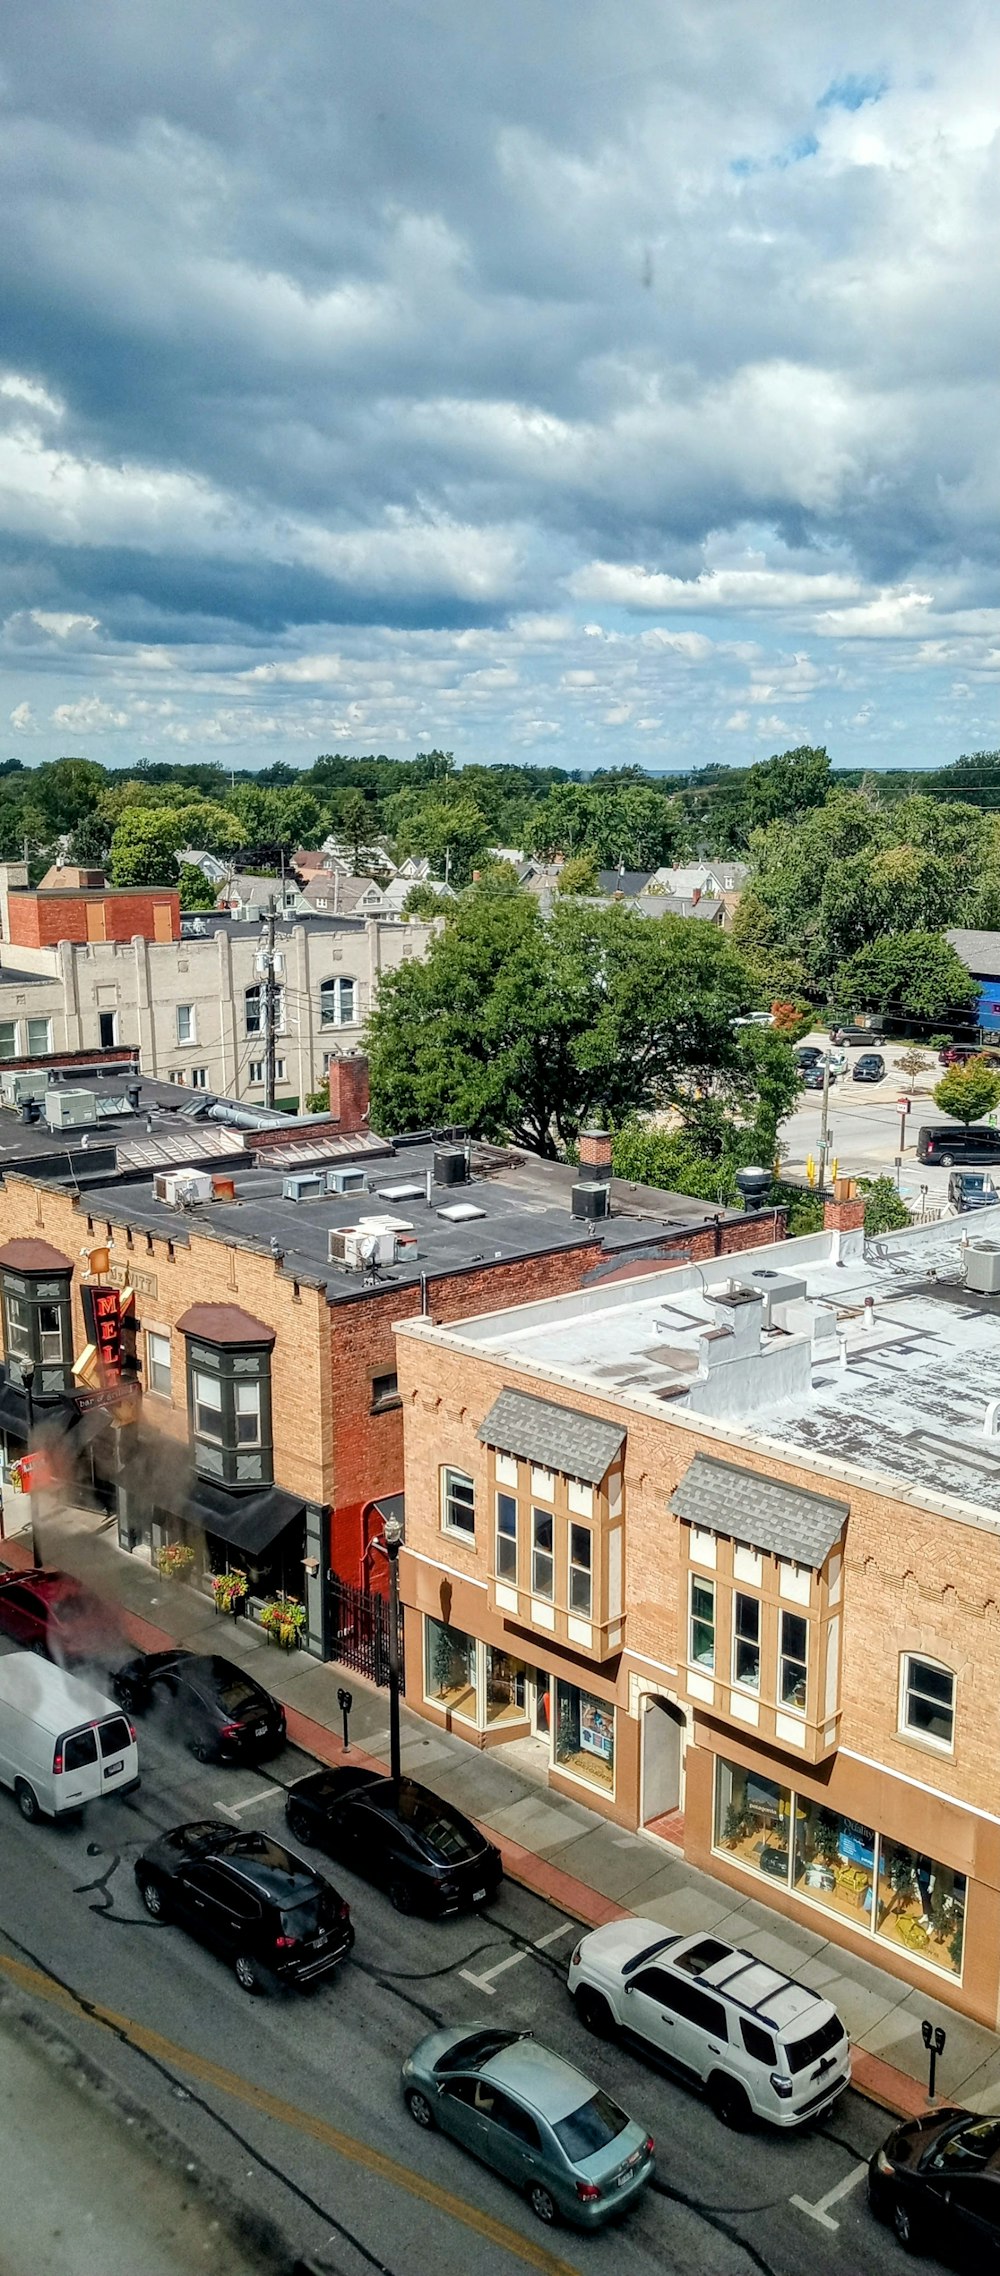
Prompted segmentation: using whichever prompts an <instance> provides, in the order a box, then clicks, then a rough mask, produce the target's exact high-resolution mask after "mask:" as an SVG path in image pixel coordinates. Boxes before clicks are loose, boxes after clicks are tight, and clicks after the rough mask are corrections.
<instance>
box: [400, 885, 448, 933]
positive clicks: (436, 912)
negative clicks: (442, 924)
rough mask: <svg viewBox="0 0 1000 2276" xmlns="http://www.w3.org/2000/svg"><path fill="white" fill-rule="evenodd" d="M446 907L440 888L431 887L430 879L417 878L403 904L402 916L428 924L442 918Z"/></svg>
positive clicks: (437, 886) (436, 886) (446, 902)
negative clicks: (435, 918)
mask: <svg viewBox="0 0 1000 2276" xmlns="http://www.w3.org/2000/svg"><path fill="white" fill-rule="evenodd" d="M448 906H449V904H448V901H447V899H446V897H445V895H444V894H443V893H442V891H441V888H440V886H439V885H433V884H432V883H431V881H430V878H426V877H424V878H419V879H418V880H417V883H416V885H411V887H410V890H409V892H408V894H407V896H406V899H405V901H404V903H403V915H404V917H418V918H419V919H420V921H421V922H422V923H424V924H430V922H431V920H432V919H433V918H434V917H443V916H444V914H445V911H446V909H447V908H448Z"/></svg>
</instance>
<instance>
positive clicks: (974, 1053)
mask: <svg viewBox="0 0 1000 2276" xmlns="http://www.w3.org/2000/svg"><path fill="white" fill-rule="evenodd" d="M970 1059H979V1060H981V1061H982V1064H983V1066H984V1067H1000V1051H991V1050H990V1049H989V1047H988V1046H984V1045H983V1044H981V1043H946V1044H945V1046H944V1048H943V1050H941V1051H939V1052H938V1064H939V1066H942V1067H967V1066H968V1064H969V1060H970Z"/></svg>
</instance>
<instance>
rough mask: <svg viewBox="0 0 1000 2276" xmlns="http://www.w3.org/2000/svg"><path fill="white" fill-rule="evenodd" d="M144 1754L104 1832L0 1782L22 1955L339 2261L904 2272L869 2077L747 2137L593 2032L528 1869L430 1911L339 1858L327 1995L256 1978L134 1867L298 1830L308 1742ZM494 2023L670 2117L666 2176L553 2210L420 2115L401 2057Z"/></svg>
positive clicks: (238, 2172) (225, 2159)
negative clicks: (526, 1887)
mask: <svg viewBox="0 0 1000 2276" xmlns="http://www.w3.org/2000/svg"><path fill="white" fill-rule="evenodd" d="M140 1758H141V1763H142V1769H143V1783H142V1786H141V1788H140V1789H139V1790H138V1792H136V1793H135V1794H133V1795H131V1796H128V1797H122V1798H121V1799H120V1800H119V1799H109V1800H107V1801H104V1802H101V1803H98V1804H95V1805H92V1806H91V1808H90V1811H89V1813H88V1816H87V1818H86V1820H85V1822H84V1824H83V1825H82V1826H76V1827H73V1826H70V1825H64V1826H61V1827H55V1826H51V1825H48V1824H40V1825H37V1826H28V1825H25V1824H24V1823H23V1822H22V1821H21V1819H20V1817H19V1816H18V1814H17V1812H16V1809H15V1805H14V1802H13V1799H12V1797H11V1796H10V1795H9V1794H7V1793H0V1974H3V1976H4V1977H5V1979H6V1980H7V1981H8V1982H11V1983H13V1984H14V1985H15V1986H16V1987H18V1988H19V1989H20V1990H21V1991H26V1992H28V1993H29V1994H31V1995H32V1996H33V1997H38V1998H40V1999H41V2000H42V2001H43V2002H45V2003H48V2005H49V2006H50V2007H52V2008H54V2009H55V2011H56V2012H57V2015H58V2022H59V2028H60V2029H61V2030H62V2031H64V2032H65V2033H67V2034H68V2035H69V2036H70V2037H71V2038H72V2039H73V2040H74V2042H75V2043H76V2044H77V2045H79V2046H80V2047H81V2048H82V2049H83V2050H84V2051H85V2052H86V2053H87V2054H88V2055H89V2056H90V2057H91V2058H92V2059H94V2060H97V2061H99V2062H100V2063H101V2064H102V2065H103V2066H104V2067H105V2068H106V2069H107V2070H108V2071H109V2072H110V2074H111V2075H112V2077H113V2078H114V2079H116V2080H117V2081H118V2082H119V2083H120V2084H121V2086H122V2087H123V2088H125V2089H126V2090H127V2091H128V2093H129V2094H130V2095H131V2096H132V2097H133V2098H134V2100H136V2101H137V2102H139V2103H140V2104H141V2106H142V2107H143V2108H144V2109H147V2110H148V2111H149V2112H150V2114H151V2116H153V2117H154V2118H156V2119H158V2120H159V2121H160V2123H161V2124H165V2125H167V2126H168V2127H169V2128H170V2129H171V2131H172V2132H173V2133H174V2134H175V2135H177V2136H179V2137H180V2139H181V2141H182V2142H183V2144H184V2145H185V2148H186V2150H187V2152H188V2154H190V2155H194V2156H197V2157H198V2158H199V2159H201V2160H202V2161H203V2162H204V2163H205V2164H206V2165H207V2166H208V2167H209V2168H210V2169H211V2170H212V2171H214V2172H216V2173H218V2174H220V2175H221V2176H222V2178H223V2179H224V2180H225V2181H226V2182H228V2184H229V2186H230V2188H231V2189H234V2190H235V2191H236V2192H237V2194H238V2196H239V2197H240V2199H241V2201H242V2202H244V2203H245V2204H246V2205H248V2206H250V2207H252V2208H254V2209H255V2210H257V2211H259V2212H262V2213H266V2214H267V2215H269V2216H270V2217H271V2218H272V2219H273V2220H275V2221H277V2222H278V2223H279V2225H280V2226H281V2228H282V2229H283V2230H284V2232H285V2233H286V2234H287V2235H288V2237H289V2238H290V2240H291V2241H292V2243H293V2246H294V2248H295V2250H297V2251H298V2252H300V2253H302V2254H305V2255H308V2256H309V2258H310V2260H311V2262H312V2263H313V2264H314V2265H315V2267H316V2268H317V2269H320V2270H329V2271H336V2272H337V2276H371V2272H372V2271H374V2272H376V2276H510V2272H511V2271H512V2270H513V2269H514V2268H516V2267H518V2266H522V2267H528V2268H534V2269H537V2270H540V2271H542V2272H543V2276H570V2272H572V2271H584V2270H590V2271H593V2276H664V2272H665V2271H683V2272H684V2276H687V2272H688V2271H691V2272H693V2276H695V2272H696V2276H752V2272H754V2271H758V2272H761V2276H803V2271H804V2270H806V2269H808V2270H809V2271H810V2276H883V2272H884V2276H901V2271H902V2268H903V2266H904V2256H903V2254H902V2253H901V2250H900V2248H899V2247H898V2245H897V2244H896V2242H895V2240H894V2238H893V2237H892V2236H891V2235H890V2234H889V2233H888V2232H886V2231H885V2230H884V2229H882V2228H881V2227H879V2226H878V2225H877V2224H876V2223H875V2222H874V2221H873V2220H872V2218H871V2216H870V2215H869V2213H868V2210H867V2206H866V2204H865V2194H864V2166H865V2162H866V2160H867V2158H868V2157H869V2155H870V2153H871V2151H872V2149H873V2148H874V2146H875V2145H876V2143H877V2142H878V2141H879V2140H880V2138H881V2137H882V2136H883V2135H884V2133H885V2132H886V2131H887V2125H888V2121H887V2120H886V2118H885V2116H884V2114H883V2113H881V2112H880V2111H878V2110H876V2109H874V2108H872V2107H871V2105H869V2104H867V2103H865V2102H863V2101H861V2100H860V2098H858V2097H856V2096H854V2095H851V2094H849V2095H847V2096H846V2097H845V2098H844V2099H843V2100H842V2101H841V2103H840V2104H839V2105H838V2107H837V2109H836V2111H835V2112H834V2114H833V2116H832V2117H831V2118H830V2119H828V2120H827V2121H826V2123H825V2124H823V2125H821V2126H819V2127H818V2128H815V2129H813V2130H809V2131H807V2132H805V2133H804V2134H801V2135H796V2136H792V2137H787V2136H780V2135H776V2134H772V2133H766V2132H756V2133H752V2134H747V2135H736V2134H732V2133H729V2132H727V2131H726V2130H725V2129H724V2128H723V2127H721V2126H720V2124H719V2123H718V2122H717V2120H716V2119H715V2118H714V2117H713V2115H712V2113H711V2112H710V2110H709V2109H708V2108H707V2106H706V2105H705V2104H704V2103H703V2102H702V2101H700V2100H699V2098H698V2097H697V2096H696V2095H694V2094H692V2093H690V2092H689V2091H687V2090H686V2089H685V2088H684V2087H682V2086H680V2085H678V2084H675V2083H674V2082H673V2081H671V2080H669V2079H667V2078H665V2077H664V2076H662V2075H661V2074H659V2073H658V2072H656V2071H655V2070H653V2069H650V2068H647V2067H646V2065H645V2064H644V2063H643V2062H642V2061H641V2060H639V2059H638V2058H635V2057H633V2056H632V2054H631V2053H630V2052H628V2051H627V2050H625V2049H622V2048H621V2047H618V2046H615V2045H613V2044H606V2043H604V2042H599V2041H595V2040H594V2039H591V2038H589V2037H588V2036H587V2034H586V2033H585V2032H584V2031H583V2029H582V2028H581V2026H580V2025H579V2024H578V2023H577V2020H576V2016H575V2013H574V2011H573V2009H572V2007H571V2004H570V2002H569V1999H568V1997H567V1994H566V1989H565V1968H566V1962H567V1960H568V1958H569V1954H570V1952H571V1950H572V1948H573V1943H574V1940H575V1937H576V1936H577V1935H578V1934H579V1930H578V1928H577V1926H576V1924H575V1923H573V1922H571V1921H569V1920H568V1919H567V1918H566V1917H565V1916H564V1915H561V1914H560V1913H558V1912H556V1911H553V1910H552V1908H551V1907H549V1906H547V1905H546V1904H544V1903H543V1902H542V1901H541V1900H540V1899H538V1898H536V1897H534V1896H532V1895H530V1894H528V1893H527V1892H526V1891H523V1890H521V1889H518V1888H517V1887H516V1886H514V1885H513V1884H509V1883H508V1884H505V1886H504V1888H503V1890H502V1891H501V1894H500V1897H499V1899H498V1902H497V1904H496V1906H495V1907H494V1908H493V1909H492V1910H491V1912H490V1913H489V1914H488V1915H487V1916H486V1917H485V1918H477V1919H469V1918H462V1919H459V1920H453V1921H448V1922H442V1923H427V1922H420V1921H418V1920H414V1919H412V1918H402V1917H400V1916H399V1915H397V1914H396V1913H395V1912H394V1911H393V1910H392V1907H391V1906H390V1905H389V1903H388V1900H387V1899H385V1898H383V1897H382V1896H380V1895H379V1894H378V1893H377V1892H375V1891H374V1890H372V1889H370V1888H369V1887H368V1886H367V1885H366V1884H364V1883H358V1882H356V1881H353V1880H352V1878H351V1876H350V1875H348V1874H347V1873H341V1872H339V1871H336V1872H334V1871H333V1869H332V1868H331V1869H330V1870H331V1874H332V1877H333V1878H335V1879H336V1881H337V1883H338V1885H339V1886H340V1887H341V1889H342V1891H343V1894H344V1895H345V1896H346V1897H347V1898H348V1900H349V1902H350V1904H351V1908H352V1913H353V1917H354V1921H355V1925H356V1929H357V1944H356V1947H355V1950H354V1953H353V1954H352V1955H351V1957H350V1958H349V1959H348V1961H347V1962H346V1963H345V1965H344V1967H343V1968H342V1969H341V1970H340V1971H339V1973H338V1974H337V1975H336V1976H335V1977H334V1979H333V1980H332V1981H331V1982H328V1983H327V1984H325V1985H323V1986H322V1987H321V1988H319V1989H318V1990H316V1991H315V1992H313V1993H311V1994H310V1995H308V1996H305V1997H303V1996H302V1995H297V1994H294V1993H280V1994H278V1995H276V1996H274V1997H271V1998H259V1999H251V1998H248V1997H247V1995H246V1994H245V1993H244V1992H242V1991H241V1990H240V1989H239V1987H238V1986H237V1984H236V1982H235V1980H234V1978H233V1976H232V1975H231V1973H230V1971H229V1970H228V1968H227V1967H226V1966H225V1965H224V1964H223V1962H222V1961H221V1960H219V1959H218V1958H216V1957H215V1956H214V1955H213V1954H211V1953H210V1952H208V1951H205V1950H203V1949H202V1948H200V1947H199V1946H198V1945H196V1944H195V1943H193V1942H192V1941H191V1940H190V1939H189V1938H187V1937H186V1936H185V1935H184V1934H183V1933H182V1932H181V1931H180V1930H179V1929H177V1928H174V1927H172V1926H164V1925H160V1924H156V1923H154V1922H152V1921H150V1920H149V1919H148V1918H147V1917H146V1915H145V1913H144V1912H143V1909H142V1907H141V1905H140V1904H139V1901H138V1897H137V1893H136V1889H135V1884H134V1880H133V1872H132V1868H133V1863H134V1860H135V1857H136V1855H137V1854H138V1852H139V1851H140V1850H141V1849H142V1848H143V1847H144V1846H145V1844H146V1843H147V1842H148V1841H149V1840H151V1839H152V1838H153V1837H154V1835H155V1834H156V1833H158V1832H160V1831H162V1830H163V1829H164V1828H166V1827H168V1826H171V1825H175V1824H178V1823H181V1822H183V1821H184V1820H185V1819H190V1818H193V1817H201V1816H205V1815H206V1814H212V1815H215V1814H219V1815H223V1814H227V1813H228V1814H231V1815H232V1819H233V1822H234V1824H236V1823H238V1824H242V1825H245V1826H246V1825H260V1826H261V1827H262V1828H264V1829H266V1830H270V1831H272V1832H280V1830H281V1828H282V1826H283V1803H284V1789H285V1788H286V1787H287V1786H288V1785H289V1784H290V1783H291V1782H292V1781H293V1780H294V1779H295V1778H296V1777H298V1776H301V1775H302V1773H303V1771H304V1770H305V1768H306V1767H307V1760H306V1758H305V1757H304V1756H302V1755H301V1754H298V1753H296V1751H295V1750H294V1749H292V1748H288V1749H286V1750H285V1752H284V1753H283V1754H282V1755H281V1756H280V1757H278V1758H277V1759H276V1760H275V1761H273V1762H271V1763H270V1764H268V1765H267V1766H266V1767H265V1768H264V1769H247V1770H242V1769H240V1770H233V1769H224V1770H220V1769H216V1768H213V1767H211V1766H208V1765H199V1764H197V1763H195V1762H194V1761H193V1760H192V1759H191V1758H190V1757H189V1756H187V1755H186V1754H184V1753H182V1752H180V1751H179V1750H176V1749H175V1748H174V1747H173V1746H172V1745H171V1744H170V1742H169V1740H168V1739H165V1738H163V1737H161V1736H159V1735H156V1736H154V1735H152V1734H150V1732H149V1731H148V1730H144V1729H143V1728H142V1727H141V1726H140ZM320 1862H321V1861H320ZM481 2020H487V2021H490V2022H494V2023H495V2022H498V2021H502V2022H504V2023H511V2024H515V2025H518V2026H522V2027H528V2028H531V2029H532V2030H534V2032H535V2033H536V2035H537V2036H538V2037H539V2038H540V2039H542V2040H543V2041H545V2042H546V2043H547V2044H549V2045H550V2046H552V2047H555V2048H557V2049H558V2050H559V2051H560V2052H561V2053H562V2054H564V2055H565V2056H567V2057H568V2058H569V2059H570V2060H572V2061H574V2062H576V2063H577V2064H578V2065H579V2067H580V2068H581V2069H582V2070H583V2071H585V2072H586V2074H587V2075H588V2076H589V2077H592V2078H593V2079H595V2080H596V2081H597V2082H598V2083H599V2084H600V2085H602V2086H604V2087H606V2088H607V2089H608V2091H609V2092H610V2093H612V2094H613V2095H614V2096H615V2098H616V2099H617V2100H618V2101H619V2102H621V2103H622V2104H623V2105H624V2107H625V2108H626V2109H627V2110H628V2111H629V2112H630V2113H631V2114H632V2115H633V2116H635V2117H636V2118H638V2119H639V2120H640V2121H641V2122H642V2123H643V2124H644V2125H646V2126H647V2127H648V2128H649V2130H650V2132H651V2133H652V2134H653V2135H654V2136H655V2138H656V2144H657V2179H656V2183H655V2188H654V2190H652V2191H650V2192H649V2193H648V2194H647V2196H646V2198H645V2199H644V2201H642V2202H641V2203H640V2204H639V2205H638V2206H637V2207H636V2208H635V2209H634V2211H633V2212H632V2213H631V2214H630V2215H629V2216H628V2218H627V2219H626V2221H625V2222H624V2224H623V2225H621V2226H619V2227H615V2228H612V2229H610V2230H607V2231H605V2232H604V2233H603V2234H602V2235H597V2236H580V2235H579V2234H578V2233H577V2232H574V2231H572V2230H569V2229H560V2230H557V2231H553V2230H551V2229H545V2228H543V2227H541V2226H540V2225H539V2223H538V2222H537V2221H536V2220H535V2219H534V2218H533V2216H532V2214H531V2213H530V2211H529V2209H528V2208H527V2206H526V2205H525V2204H523V2203H522V2202H521V2200H519V2199H518V2198H517V2197H516V2196H515V2195H514V2194H513V2192H512V2191H511V2190H510V2189H508V2188H507V2187H505V2185H504V2184H503V2183H502V2182H501V2181H500V2180H499V2179H498V2178H497V2177H495V2176H493V2175H492V2174H490V2173H489V2172H487V2171H485V2170H484V2169H483V2168H481V2167H479V2166H477V2165H475V2164H473V2163H472V2162H471V2161H470V2160H469V2159H468V2158H467V2157H466V2156H465V2155H464V2154H463V2152H462V2151H461V2150H460V2149H459V2148H458V2147H457V2146H456V2145H454V2144H452V2143H450V2142H448V2141H446V2140H444V2139H443V2138H441V2137H440V2136H438V2135H431V2136H427V2135H424V2134H421V2133H419V2132H418V2130H417V2129H416V2127H415V2126H414V2125H413V2123H412V2121H411V2119H410V2118H409V2116H408V2114H407V2112H406V2110H405V2108H404V2106H403V2104H402V2101H401V2097H400V2092H399V2066H400V2063H401V2060H402V2058H403V2056H404V2055H405V2054H406V2053H407V2052H408V2051H409V2050H410V2048H411V2047H412V2046H413V2045H414V2044H415V2043H416V2041H417V2040H418V2039H419V2038H420V2037H421V2035H422V2034H423V2033H424V2032H425V2031H426V2030H430V2029H431V2028H432V2027H433V2026H435V2025H437V2024H439V2023H442V2022H444V2023H452V2022H456V2023H457V2022H461V2023H469V2024H470V2025H471V2024H473V2023H475V2022H477V2021H481ZM925 2265H927V2264H926V2263H925Z"/></svg>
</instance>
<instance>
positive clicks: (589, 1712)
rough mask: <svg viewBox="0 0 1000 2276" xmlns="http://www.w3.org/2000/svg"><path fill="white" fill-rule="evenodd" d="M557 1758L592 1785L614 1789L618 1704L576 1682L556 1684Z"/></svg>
mask: <svg viewBox="0 0 1000 2276" xmlns="http://www.w3.org/2000/svg"><path fill="white" fill-rule="evenodd" d="M555 1759H556V1762H557V1764H558V1766H559V1769H560V1770H568V1771H571V1772H572V1775H573V1777H574V1778H585V1779H586V1781H587V1784H588V1786H600V1787H601V1788H602V1790H603V1792H604V1793H606V1794H610V1793H613V1792H614V1784H615V1711H614V1708H613V1707H612V1706H611V1705H610V1704H609V1703H608V1702H607V1701H606V1700H604V1699H595V1698H594V1697H593V1695H592V1694H591V1693H590V1692H589V1691H578V1690H577V1687H576V1684H575V1683H557V1684H556V1743H555Z"/></svg>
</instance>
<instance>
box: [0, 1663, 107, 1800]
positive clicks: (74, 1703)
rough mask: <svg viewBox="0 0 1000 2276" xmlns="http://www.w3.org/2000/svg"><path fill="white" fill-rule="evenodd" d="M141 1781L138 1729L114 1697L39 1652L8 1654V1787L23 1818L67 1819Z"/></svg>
mask: <svg viewBox="0 0 1000 2276" xmlns="http://www.w3.org/2000/svg"><path fill="white" fill-rule="evenodd" d="M138 1784H139V1750H138V1747H137V1746H136V1743H135V1732H134V1730H133V1728H132V1725H131V1723H130V1722H129V1719H128V1716H127V1715H123V1714H122V1711H121V1708H120V1707H116V1706H115V1703H114V1700H113V1699H106V1698H105V1697H104V1694H103V1692H101V1691H98V1690H96V1689H95V1687H94V1685H93V1684H91V1683H85V1682H84V1681H83V1680H82V1678H81V1677H80V1676H76V1675H67V1673H66V1670H65V1668H61V1667H54V1666H53V1665H52V1663H51V1661H49V1660H43V1659H39V1658H38V1656H37V1654H36V1653H34V1652H11V1653H9V1654H8V1655H7V1657H6V1658H3V1659H0V1786H9V1787H10V1788H11V1789H12V1791H13V1793H14V1795H15V1797H16V1800H17V1803H18V1807H19V1809H20V1811H21V1814H22V1817H25V1818H28V1819H34V1818H38V1817H42V1816H45V1817H50V1818H60V1817H63V1816H65V1815H66V1814H67V1813H68V1812H70V1811H72V1810H82V1808H83V1806H84V1803H85V1802H96V1801H97V1800H98V1799H99V1798H100V1796H101V1795H103V1794H127V1793H128V1790H129V1788H130V1787H132V1786H138Z"/></svg>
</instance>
